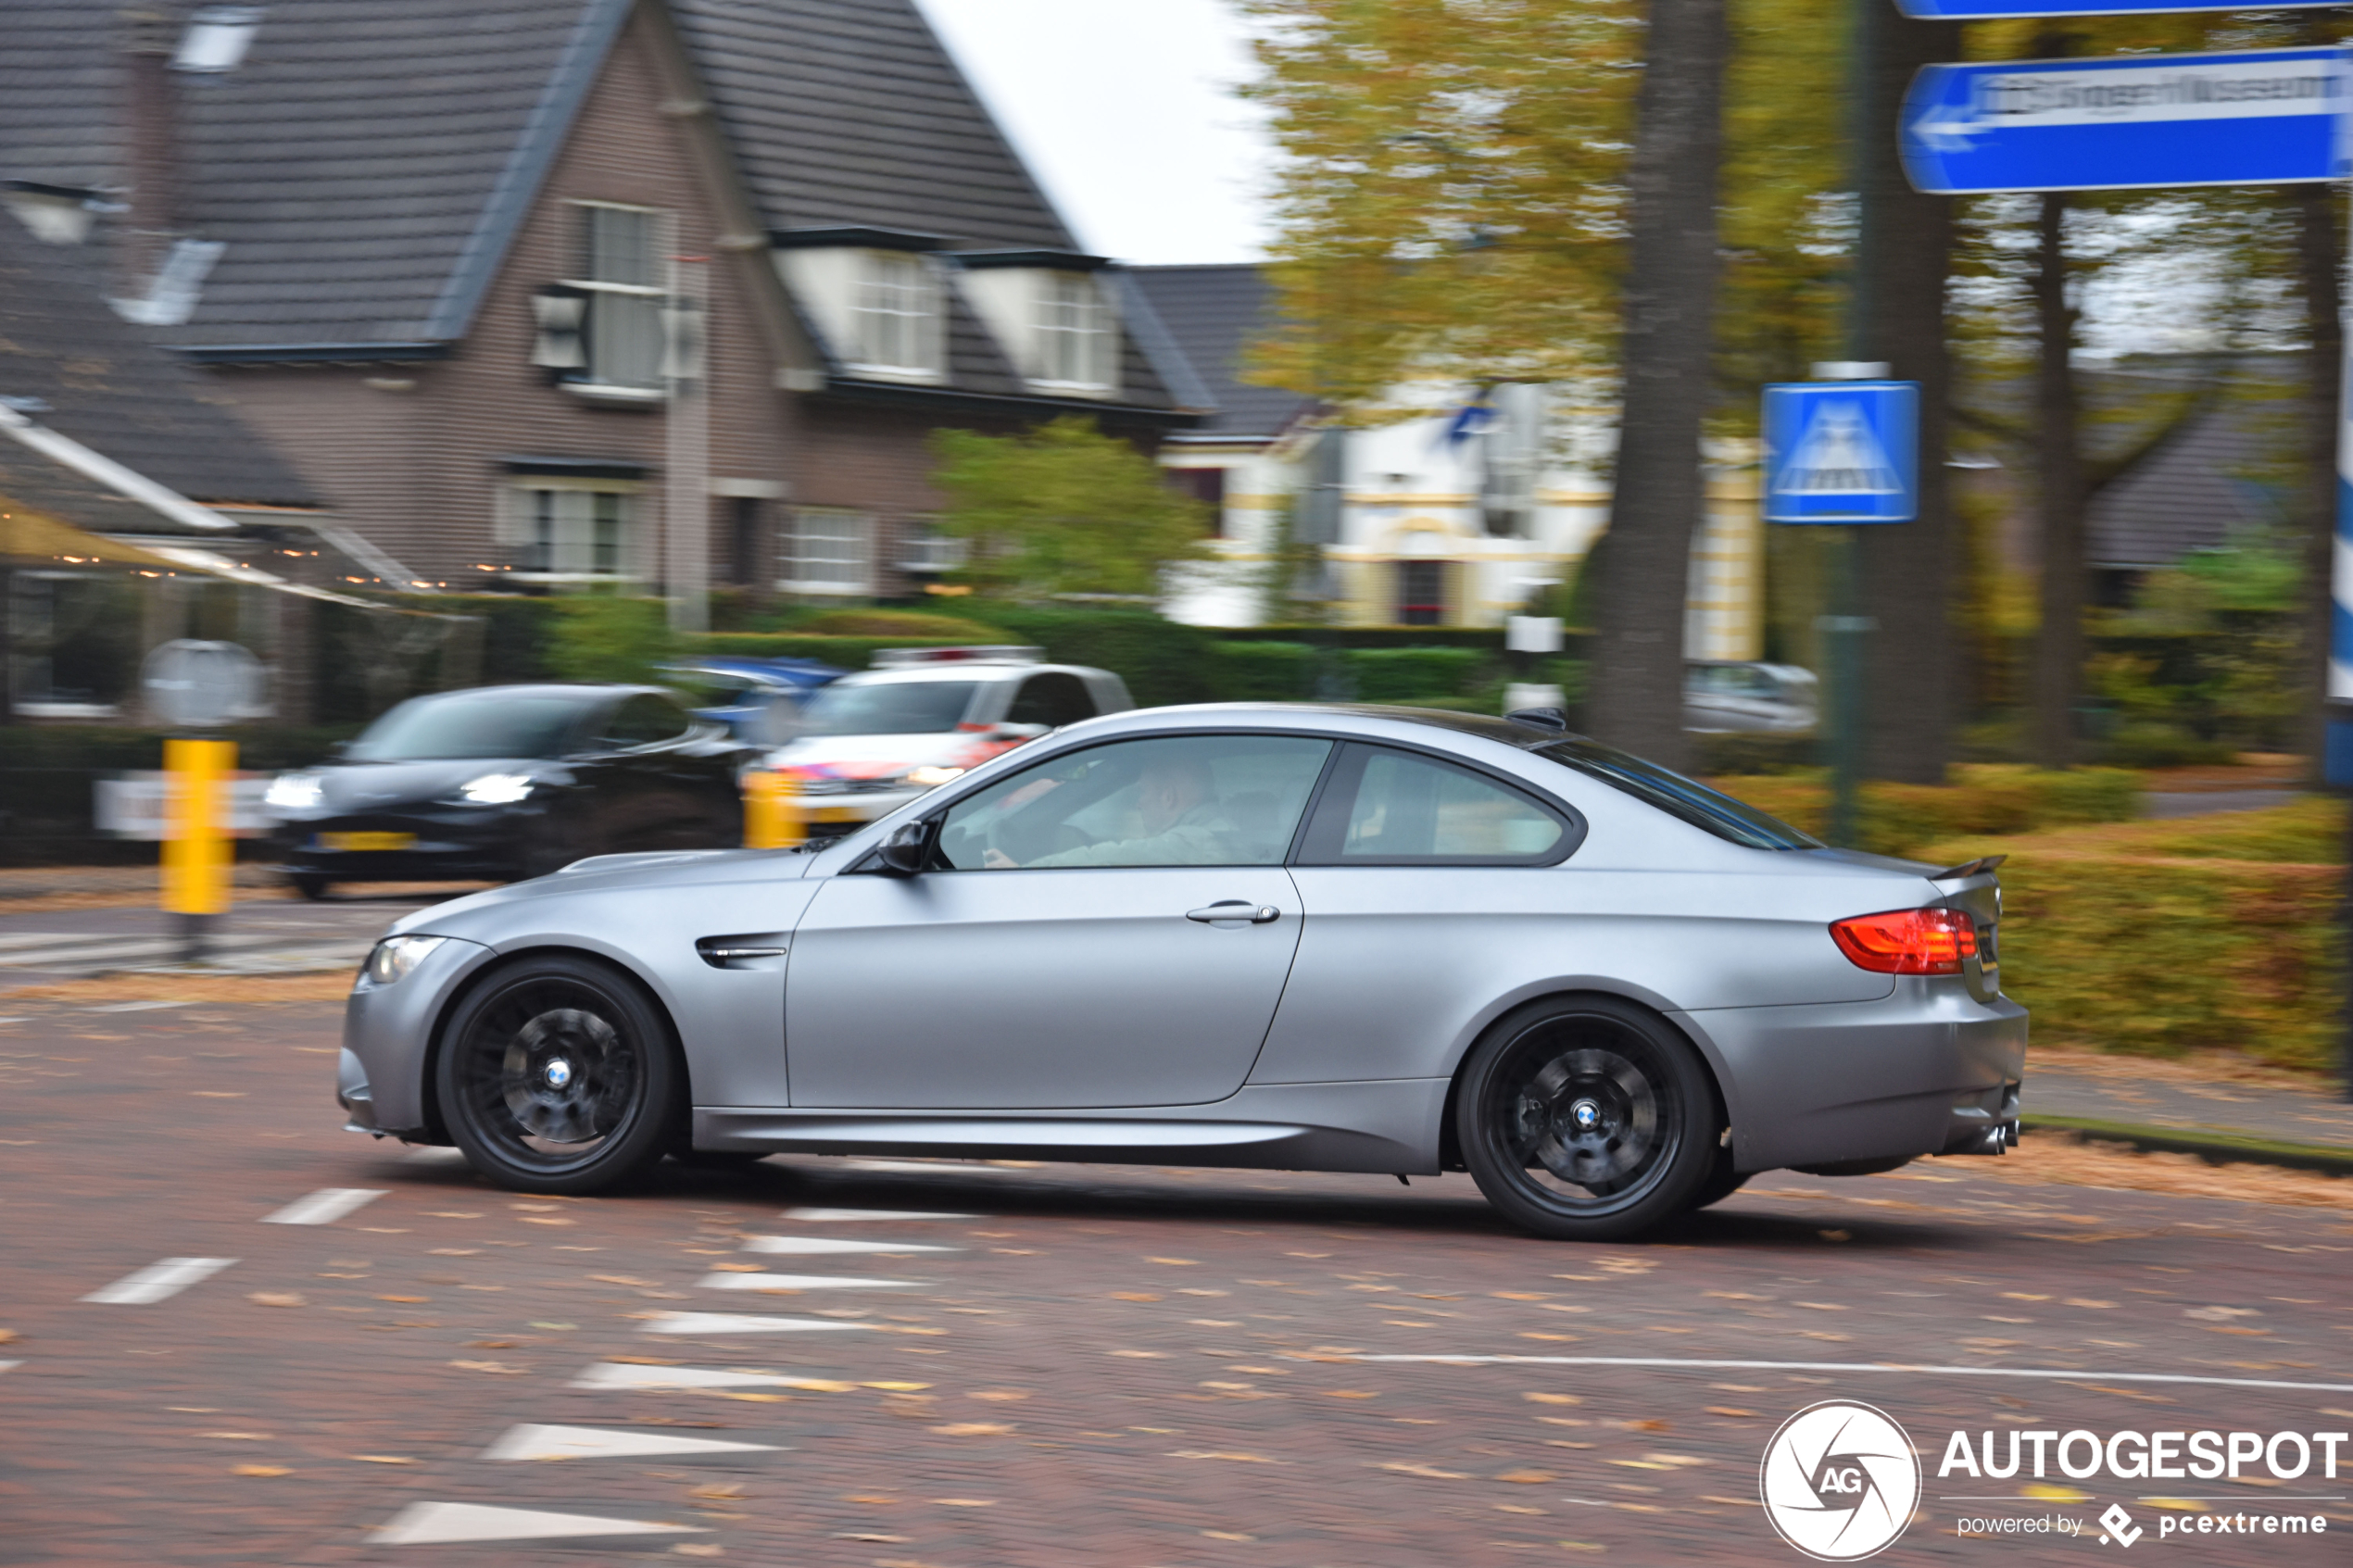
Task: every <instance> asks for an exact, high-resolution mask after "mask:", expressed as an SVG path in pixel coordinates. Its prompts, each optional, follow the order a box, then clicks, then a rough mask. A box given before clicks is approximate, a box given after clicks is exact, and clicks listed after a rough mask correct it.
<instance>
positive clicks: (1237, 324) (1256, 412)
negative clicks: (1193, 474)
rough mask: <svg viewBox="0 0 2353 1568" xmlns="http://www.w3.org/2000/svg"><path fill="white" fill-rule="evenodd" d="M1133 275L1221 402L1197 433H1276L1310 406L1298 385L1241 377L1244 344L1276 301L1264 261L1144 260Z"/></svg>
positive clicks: (1234, 436)
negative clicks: (1193, 263) (1198, 263)
mask: <svg viewBox="0 0 2353 1568" xmlns="http://www.w3.org/2000/svg"><path fill="white" fill-rule="evenodd" d="M1129 276H1130V277H1131V278H1133V279H1134V281H1135V282H1136V285H1137V287H1138V288H1139V289H1140V290H1142V291H1143V294H1144V295H1145V296H1146V298H1148V299H1149V300H1150V301H1151V305H1152V308H1153V310H1154V311H1155V312H1156V313H1157V314H1158V316H1159V318H1160V320H1161V322H1162V323H1163V325H1164V326H1165V327H1166V328H1167V330H1168V335H1169V336H1170V337H1171V338H1173V339H1175V341H1176V346H1177V348H1178V349H1179V350H1180V351H1181V352H1182V353H1183V355H1184V358H1186V359H1187V360H1189V361H1190V363H1191V365H1192V368H1193V369H1194V370H1196V371H1197V372H1199V374H1200V376H1201V378H1202V381H1203V382H1205V383H1207V391H1208V395H1209V396H1210V397H1211V398H1212V399H1214V402H1215V403H1216V406H1217V409H1218V412H1217V415H1216V417H1215V418H1214V419H1212V420H1208V421H1206V422H1205V423H1203V424H1202V425H1201V426H1200V427H1198V429H1197V431H1196V433H1197V434H1199V435H1201V436H1204V437H1212V436H1223V437H1227V438H1228V439H1237V440H1239V439H1242V438H1246V437H1251V436H1263V437H1267V438H1272V437H1274V436H1277V435H1279V434H1281V433H1283V431H1284V430H1286V429H1288V428H1289V427H1290V423H1291V421H1292V420H1296V419H1297V418H1298V417H1299V416H1300V415H1301V414H1302V413H1303V412H1305V411H1306V409H1307V408H1309V406H1310V404H1309V400H1308V399H1306V398H1303V397H1302V396H1300V395H1298V394H1297V393H1295V392H1284V391H1282V390H1280V389H1279V388H1277V387H1271V386H1252V385H1249V384H1247V383H1244V382H1242V381H1240V380H1239V379H1238V378H1239V372H1240V369H1241V361H1242V356H1243V354H1244V351H1245V350H1246V348H1247V346H1248V345H1249V343H1250V340H1251V339H1252V337H1253V336H1255V335H1256V334H1257V332H1259V330H1260V329H1261V327H1263V326H1264V325H1265V320H1266V312H1267V311H1268V310H1269V309H1270V308H1271V307H1272V300H1273V290H1272V289H1271V287H1270V286H1269V285H1268V284H1267V282H1266V276H1265V272H1264V271H1263V270H1260V269H1259V268H1257V267H1253V266H1249V265H1246V264H1245V265H1239V266H1223V267H1139V268H1136V269H1134V270H1132V271H1131V272H1130V273H1129Z"/></svg>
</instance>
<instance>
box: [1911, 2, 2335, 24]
mask: <svg viewBox="0 0 2353 1568" xmlns="http://www.w3.org/2000/svg"><path fill="white" fill-rule="evenodd" d="M2343 3H2344V0H2263V4H2262V6H2261V8H2262V9H2263V10H2266V11H2294V10H2302V9H2309V8H2312V7H2316V6H2335V5H2341V4H2343ZM1895 6H1896V8H1897V9H1898V10H1900V11H1902V12H1903V13H1904V14H1905V15H1906V16H1907V17H1919V18H1921V19H1925V20H1929V21H1938V20H1944V21H1970V20H1975V19H1980V18H1986V17H2111V16H2121V15H2125V14H2128V13H2129V14H2131V15H2134V16H2145V15H2147V14H2149V13H2150V12H2152V11H2214V10H2221V9H2225V8H2227V7H2223V6H2216V5H2215V4H2213V0H2207V3H2206V4H2204V5H2198V4H2196V0H1895Z"/></svg>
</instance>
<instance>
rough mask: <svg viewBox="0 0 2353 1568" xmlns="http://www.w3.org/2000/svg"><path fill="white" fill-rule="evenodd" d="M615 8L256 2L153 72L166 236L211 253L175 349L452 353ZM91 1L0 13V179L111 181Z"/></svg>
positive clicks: (105, 12)
mask: <svg viewBox="0 0 2353 1568" xmlns="http://www.w3.org/2000/svg"><path fill="white" fill-rule="evenodd" d="M626 10H627V5H626V3H625V0H275V3H273V4H272V5H271V6H269V7H268V8H267V9H266V10H265V11H264V12H263V15H262V20H261V25H260V27H259V29H258V31H257V32H256V33H255V35H254V39H253V43H252V46H251V49H250V51H249V52H248V53H247V55H246V56H245V60H244V63H243V64H241V65H240V66H239V67H238V68H237V69H235V70H233V71H227V72H223V73H220V74H219V75H191V74H187V73H181V72H175V73H173V74H174V77H175V79H176V82H177V89H178V97H179V114H180V118H181V124H182V132H183V140H182V144H181V149H180V157H181V166H182V198H181V204H180V206H181V211H182V218H183V220H184V221H185V222H187V224H188V225H189V226H190V227H191V228H192V229H194V230H195V232H199V233H201V234H202V235H203V236H204V237H205V238H207V239H210V240H217V241H220V242H223V243H224V244H225V245H226V247H227V248H226V249H225V250H224V251H223V252H222V253H221V256H220V261H219V262H218V263H217V264H216V265H215V266H214V268H213V270H212V271H211V274H210V276H209V277H208V279H207V281H206V283H205V287H204V293H203V298H202V303H201V304H200V306H199V307H198V308H197V311H196V314H195V319H194V320H191V321H190V322H188V323H187V324H186V325H185V326H184V327H181V328H179V329H176V334H177V335H178V336H179V339H180V341H182V342H184V343H189V344H223V345H236V344H272V345H277V344H320V343H380V342H387V341H392V342H397V341H404V340H417V339H426V338H447V337H454V336H456V335H458V334H459V333H460V332H463V330H464V325H465V316H466V315H467V314H468V312H469V308H470V307H471V304H472V297H471V295H469V289H470V287H471V289H472V294H474V295H478V293H479V289H480V287H481V285H482V284H484V283H485V282H487V277H488V272H489V270H490V269H491V268H493V267H495V266H496V264H497V254H496V253H497V249H498V248H500V247H501V246H502V245H503V243H504V239H505V237H506V235H507V234H508V233H509V232H511V229H512V226H513V224H514V222H515V221H516V220H518V219H519V218H520V215H521V208H522V204H526V203H527V202H528V201H529V199H530V198H531V197H532V196H533V195H534V194H536V186H537V183H538V179H537V176H538V174H539V173H540V172H542V171H544V167H545V164H544V161H539V162H537V163H536V164H535V157H536V158H537V159H539V160H544V159H546V158H549V157H552V156H553V153H554V151H555V148H556V146H557V145H558V144H560V139H561V136H562V133H563V132H565V131H566V130H568V129H569V126H570V122H571V119H572V110H573V107H576V105H577V102H578V99H579V96H580V94H582V93H584V92H585V88H586V86H587V84H588V82H590V81H592V80H593V77H594V70H595V67H596V65H597V63H598V61H600V60H601V58H602V56H603V54H604V51H605V47H606V45H607V44H608V43H609V42H610V36H611V33H612V31H613V30H614V28H615V27H617V25H618V23H619V20H620V19H621V18H622V17H623V15H625V13H626ZM118 25H119V24H118V22H117V19H116V8H115V7H114V6H105V5H94V4H89V3H87V0H83V3H80V4H76V3H72V0H9V3H8V6H7V7H6V12H5V14H0V38H5V45H6V46H5V47H0V179H20V180H32V181H38V182H44V183H52V184H61V185H77V184H79V185H119V184H120V183H121V182H122V181H123V176H122V174H121V172H120V168H119V159H120V151H119V146H118V143H119V137H118V135H117V133H116V132H115V129H114V128H115V125H116V123H117V122H118V120H119V119H120V94H121V93H122V85H121V81H120V63H119V56H117V54H116V47H117V33H116V28H117V26H118Z"/></svg>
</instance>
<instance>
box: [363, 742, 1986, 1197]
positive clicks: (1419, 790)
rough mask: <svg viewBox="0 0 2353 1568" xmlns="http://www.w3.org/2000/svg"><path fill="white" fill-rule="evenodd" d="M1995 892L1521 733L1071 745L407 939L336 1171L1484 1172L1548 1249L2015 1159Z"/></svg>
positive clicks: (476, 900) (634, 862) (390, 944)
mask: <svg viewBox="0 0 2353 1568" xmlns="http://www.w3.org/2000/svg"><path fill="white" fill-rule="evenodd" d="M2000 908H2001V897H2000V891H1999V887H1998V884H1997V883H1996V881H1995V879H1994V876H1993V874H1992V872H1991V867H1990V865H1988V864H1987V863H1985V862H1982V861H1973V862H1970V863H1969V864H1966V865H1961V866H1954V867H1948V868H1941V869H1940V868H1937V867H1934V866H1927V865H1920V864H1915V863H1912V862H1908V861H1902V860H1892V859H1881V858H1877V857H1873V856H1869V855H1863V854H1857V853H1852V852H1847V851H1843V850H1834V849H1827V848H1824V847H1821V846H1820V845H1818V844H1817V843H1816V842H1815V841H1813V840H1812V839H1809V838H1807V837H1806V835H1805V834H1801V833H1799V832H1797V831H1796V830H1794V829H1793V828H1791V827H1789V826H1787V825H1786V824H1784V823H1782V822H1777V821H1775V820H1774V819H1772V818H1770V817H1768V816H1766V815H1765V814H1763V813H1762V812H1759V811H1757V810H1755V809H1753V808H1750V807H1748V806H1745V805H1743V804H1742V803H1740V802H1739V801H1736V800H1734V799H1731V798H1730V797H1727V796H1725V795H1722V794H1720V793H1718V792H1717V791H1716V790H1713V789H1710V788H1708V787H1707V786H1705V785H1704V784H1698V783H1696V782H1694V781H1692V780H1690V779H1686V778H1683V777H1680V775H1677V774H1675V773H1672V772H1669V771H1666V770H1664V769H1661V768H1657V767H1654V766H1652V765H1651V764H1649V763H1646V762H1643V761H1642V760H1640V759H1636V758H1633V757H1630V756H1628V755H1627V754H1625V753H1623V752H1620V751H1616V750H1613V749H1612V748H1610V747H1608V746H1601V745H1598V744H1596V743H1594V742H1592V741H1590V740H1586V739H1583V738H1581V737H1579V736H1576V735H1572V734H1567V733H1565V732H1564V731H1563V729H1562V728H1561V726H1560V723H1559V720H1558V717H1557V715H1555V714H1553V713H1551V712H1550V711H1546V712H1543V713H1540V714H1533V715H1519V716H1516V717H1515V718H1514V719H1510V720H1503V719H1484V718H1475V717H1466V716H1463V715H1459V714H1451V713H1437V712H1426V711H1419V710H1415V709H1378V708H1341V707H1331V708H1314V707H1293V706H1271V705H1268V706H1261V705H1230V706H1227V705H1220V706H1210V707H1197V708H1171V709H1145V710H1141V711H1135V712H1128V713H1122V714H1116V715H1113V716H1111V717H1107V718H1101V719H1096V720H1091V721H1087V722H1084V723H1079V724H1074V725H1071V726H1069V727H1068V728H1066V729H1063V730H1059V731H1056V732H1055V733H1054V734H1051V735H1050V736H1048V737H1046V738H1044V739H1041V740H1038V741H1035V742H1033V743H1032V744H1030V745H1029V746H1024V747H1022V748H1021V749H1020V750H1019V751H1017V752H1013V753H1009V754H1008V755H1006V756H1003V757H1000V758H999V759H996V760H994V761H991V762H989V763H988V764H986V765H985V766H982V767H980V768H977V769H975V771H972V772H971V773H969V774H967V775H966V776H964V777H963V778H961V779H958V780H957V781H955V783H954V784H950V785H948V786H946V787H943V788H941V789H938V790H936V791H934V792H933V793H931V794H929V795H926V796H924V797H922V798H920V799H918V800H915V801H912V802H910V803H909V804H908V805H906V806H904V807H902V808H901V809H899V810H898V811H896V812H894V813H892V814H891V815H890V816H887V817H886V818H884V819H882V820H881V821H879V822H875V823H873V824H871V825H870V826H868V827H866V828H863V829H862V830H861V831H859V832H857V833H854V834H850V835H849V836H848V837H846V838H842V839H839V840H836V841H835V842H833V843H831V844H829V845H827V846H825V847H822V848H820V849H816V850H813V851H790V850H767V851H762V850H713V851H703V852H687V853H674V854H647V855H609V856H601V857H598V858H596V859H587V860H582V861H579V862H577V863H575V864H574V865H573V866H571V867H569V868H567V869H566V870H565V871H562V872H558V873H556V874H555V875H552V876H547V877H542V878H539V879H538V880H536V881H533V882H527V883H522V884H517V885H514V886H510V887H503V888H498V889H496V890H494V891H491V892H486V893H479V894H475V895H473V896H472V897H465V898H460V899H457V900H455V901H453V902H450V903H446V904H439V905H435V906H434V907H433V908H431V909H421V910H419V911H418V912H416V913H414V914H412V915H409V917H407V918H406V919H404V920H403V921H401V922H400V923H399V924H398V925H397V926H396V927H395V928H394V932H393V935H389V936H387V937H386V938H385V939H384V942H383V943H382V944H381V945H380V946H378V947H377V948H376V949H375V951H374V952H373V953H372V954H371V956H370V958H369V960H368V962H367V964H366V966H365V968H364V969H363V971H362V972H361V974H360V976H359V980H358V982H357V984H356V985H355V987H354V989H353V991H352V995H351V1000H350V1005H349V1010H348V1013H347V1018H346V1029H345V1047H346V1049H345V1051H344V1054H343V1057H342V1061H341V1083H340V1089H339V1094H338V1098H339V1099H340V1100H341V1102H342V1104H343V1106H344V1107H345V1109H346V1111H347V1112H348V1113H349V1117H350V1124H351V1126H352V1127H353V1128H354V1129H356V1130H359V1131H363V1132H370V1133H376V1134H379V1135H394V1136H397V1137H401V1138H404V1139H408V1140H411V1141H416V1142H424V1143H454V1144H455V1145H457V1147H458V1148H459V1149H461V1150H463V1151H464V1153H465V1156H466V1158H467V1159H468V1160H471V1161H472V1164H473V1165H474V1167H475V1168H476V1169H477V1170H479V1171H480V1172H482V1173H484V1175H485V1176H487V1177H489V1178H490V1179H491V1180H493V1181H496V1182H498V1183H501V1184H504V1185H511V1186H515V1187H522V1188H529V1189H531V1190H535V1191H541V1192H575V1193H576V1192H589V1191H596V1190H599V1189H602V1188H606V1187H610V1186H611V1185H614V1184H616V1183H620V1182H623V1181H624V1180H626V1179H627V1178H629V1177H630V1176H632V1175H633V1174H634V1173H637V1172H639V1171H641V1170H642V1169H644V1168H645V1167H646V1166H648V1164H650V1163H651V1162H652V1161H654V1160H660V1159H661V1158H662V1157H663V1156H664V1155H677V1156H680V1157H682V1158H687V1159H703V1160H728V1159H731V1158H733V1159H753V1158H757V1157H759V1156H760V1155H762V1154H769V1153H777V1152H799V1153H826V1154H849V1153H885V1152H888V1153H900V1154H906V1153H919V1154H929V1155H957V1156H967V1157H971V1156H983V1157H995V1158H1020V1159H1027V1160H1101V1161H1130V1162H1149V1163H1151V1164H1155V1165H1220V1166H1245V1167H1265V1168H1282V1169H1290V1170H1319V1171H1357V1172H1380V1173H1399V1174H1416V1173H1438V1172H1441V1171H1450V1170H1451V1171H1467V1172H1469V1173H1470V1174H1471V1175H1472V1177H1473V1178H1474V1179H1475V1180H1476V1181H1477V1182H1478V1186H1479V1188H1480V1190H1481V1191H1482V1192H1484V1193H1485V1194H1486V1196H1487V1197H1488V1198H1489V1200H1490V1201H1491V1202H1492V1203H1493V1204H1494V1205H1495V1206H1496V1207H1497V1208H1498V1209H1499V1210H1502V1211H1503V1212H1504V1214H1505V1215H1507V1216H1508V1217H1509V1218H1511V1219H1512V1220H1513V1221H1515V1222H1516V1223H1519V1224H1521V1225H1523V1226H1525V1227H1527V1228H1528V1229H1529V1230H1531V1231H1534V1232H1537V1233H1539V1234H1541V1235H1543V1236H1556V1237H1562V1238H1568V1239H1604V1238H1608V1237H1613V1236H1624V1235H1628V1234H1631V1233H1634V1232H1637V1231H1640V1230H1642V1229H1644V1228H1646V1227H1649V1226H1652V1225H1655V1224H1656V1223H1659V1222H1661V1221H1663V1220H1665V1219H1667V1218H1668V1217H1670V1216H1673V1215H1675V1214H1677V1213H1679V1212H1681V1211H1683V1210H1689V1209H1692V1208H1694V1207H1698V1206H1700V1205H1704V1204H1707V1203H1712V1202H1715V1201H1717V1200H1718V1199H1720V1198H1724V1197H1725V1196H1727V1195H1728V1194H1730V1192H1731V1191H1732V1190H1733V1189H1734V1188H1736V1187H1737V1186H1739V1185H1740V1184H1741V1183H1742V1182H1743V1180H1745V1179H1746V1178H1747V1177H1748V1175H1750V1174H1751V1173H1755V1172H1758V1171H1766V1170H1771V1169H1775V1168H1777V1167H1783V1166H1793V1167H1796V1168H1797V1169H1800V1170H1803V1171H1807V1172H1811V1173H1817V1174H1822V1175H1841V1174H1862V1173H1869V1172H1874V1171H1883V1170H1889V1169H1892V1168H1894V1167H1895V1166H1898V1165H1901V1164H1902V1163H1904V1162H1905V1161H1906V1160H1911V1159H1914V1158H1916V1157H1918V1156H1920V1155H1923V1154H1935V1153H1947V1154H1953V1153H1970V1154H1999V1153H2000V1152H2002V1150H2003V1149H2004V1148H2006V1147H2007V1146H2008V1145H2009V1144H2010V1143H2012V1142H2014V1141H2015V1139H2016V1135H2017V1127H2018V1113H2019V1089H2020V1081H2021V1076H2022V1073H2023V1070H2024V1060H2025V1052H2026V1014H2025V1010H2023V1009H2021V1008H2020V1007H2019V1006H2018V1005H2016V1004H2015V1003H2013V1002H2011V1001H2009V1000H2008V999H2007V998H2006V997H2003V996H2002V994H2001V989H2000V983H1999V970H1998V966H1997V964H1996V961H1995V955H1996V947H1997V941H1998V936H1997V926H1998V922H1999V916H2000Z"/></svg>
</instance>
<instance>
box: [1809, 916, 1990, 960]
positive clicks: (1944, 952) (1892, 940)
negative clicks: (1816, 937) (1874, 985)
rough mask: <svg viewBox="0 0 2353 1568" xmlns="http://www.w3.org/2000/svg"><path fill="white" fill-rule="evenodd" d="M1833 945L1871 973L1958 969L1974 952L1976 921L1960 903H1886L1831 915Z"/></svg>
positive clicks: (1975, 949) (1975, 945)
mask: <svg viewBox="0 0 2353 1568" xmlns="http://www.w3.org/2000/svg"><path fill="white" fill-rule="evenodd" d="M1831 938H1832V939H1833V940H1834V941H1836V942H1837V943H1838V949H1839V951H1840V952H1842V953H1844V954H1845V955H1846V956H1847V958H1849V959H1850V960H1853V961H1854V963H1855V964H1856V967H1857V968H1860V969H1868V970H1869V971H1870V972H1872V973H1874V974H1958V973H1960V972H1961V960H1963V959H1973V958H1975V957H1976V956H1977V922H1974V921H1973V920H1971V919H1970V918H1969V913H1968V911H1966V910H1963V909H1890V910H1889V911H1888V912H1887V913H1885V914H1881V915H1856V917H1855V918H1854V919H1852V920H1842V921H1832V922H1831Z"/></svg>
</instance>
